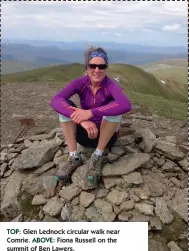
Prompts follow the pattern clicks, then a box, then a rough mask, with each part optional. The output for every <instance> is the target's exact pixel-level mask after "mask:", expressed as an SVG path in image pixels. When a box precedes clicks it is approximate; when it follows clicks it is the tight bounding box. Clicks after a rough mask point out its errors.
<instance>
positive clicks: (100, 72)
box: [87, 57, 106, 85]
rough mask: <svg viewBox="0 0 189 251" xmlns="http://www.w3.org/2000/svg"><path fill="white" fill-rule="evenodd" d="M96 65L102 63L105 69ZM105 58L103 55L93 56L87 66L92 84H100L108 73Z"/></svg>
mask: <svg viewBox="0 0 189 251" xmlns="http://www.w3.org/2000/svg"><path fill="white" fill-rule="evenodd" d="M96 65H101V66H99V67H102V68H103V69H99V68H98V67H97V66H96ZM105 65H106V63H105V60H104V59H103V58H101V57H95V58H92V59H91V60H90V61H89V64H88V66H87V73H88V76H89V78H90V80H91V83H92V84H96V85H98V84H100V83H101V82H102V81H103V79H104V78H105V75H106V68H105Z"/></svg>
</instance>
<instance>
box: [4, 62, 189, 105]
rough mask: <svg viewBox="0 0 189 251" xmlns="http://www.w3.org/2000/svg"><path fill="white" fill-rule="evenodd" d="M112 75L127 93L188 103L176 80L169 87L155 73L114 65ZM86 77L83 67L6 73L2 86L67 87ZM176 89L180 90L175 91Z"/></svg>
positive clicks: (57, 67)
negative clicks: (34, 83)
mask: <svg viewBox="0 0 189 251" xmlns="http://www.w3.org/2000/svg"><path fill="white" fill-rule="evenodd" d="M107 73H108V76H110V77H111V78H116V77H119V79H120V85H121V86H122V88H123V89H124V90H125V91H132V92H138V93H142V94H150V95H155V96H159V97H164V98H166V99H169V100H175V101H180V102H187V87H186V86H182V85H179V83H177V82H176V81H174V82H173V83H172V81H171V82H169V84H168V86H166V85H164V84H163V83H162V82H161V81H159V80H158V79H157V78H155V77H154V76H153V75H152V74H151V73H148V72H145V71H144V70H142V69H140V68H138V67H135V66H132V65H127V64H115V65H111V66H110V67H109V69H108V72H107ZM83 74H84V66H83V65H81V64H70V65H58V66H53V67H45V68H41V69H35V70H30V71H25V72H19V73H13V74H6V75H3V76H2V83H6V82H30V83H31V82H39V83H44V81H45V82H50V83H61V84H67V83H68V82H69V81H71V80H72V79H73V78H77V77H79V76H82V75H83ZM175 87H176V88H175Z"/></svg>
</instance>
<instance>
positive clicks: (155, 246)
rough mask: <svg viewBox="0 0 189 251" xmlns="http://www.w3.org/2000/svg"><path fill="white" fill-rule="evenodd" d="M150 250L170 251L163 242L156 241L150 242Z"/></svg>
mask: <svg viewBox="0 0 189 251" xmlns="http://www.w3.org/2000/svg"><path fill="white" fill-rule="evenodd" d="M148 247H149V248H148V250H150V251H169V249H168V247H167V245H166V244H165V243H164V242H163V241H161V240H160V241H158V240H155V239H150V240H148Z"/></svg>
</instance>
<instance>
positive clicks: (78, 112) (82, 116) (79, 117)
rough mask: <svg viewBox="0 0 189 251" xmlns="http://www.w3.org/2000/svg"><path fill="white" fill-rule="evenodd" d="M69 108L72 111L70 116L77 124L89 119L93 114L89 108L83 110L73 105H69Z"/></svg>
mask: <svg viewBox="0 0 189 251" xmlns="http://www.w3.org/2000/svg"><path fill="white" fill-rule="evenodd" d="M69 109H71V110H72V111H74V112H73V113H72V114H71V116H70V118H71V119H72V120H73V121H74V122H75V123H77V124H80V123H81V122H82V121H86V120H89V119H90V118H91V117H92V116H93V114H92V112H91V111H90V110H83V109H80V108H76V107H73V106H70V107H69Z"/></svg>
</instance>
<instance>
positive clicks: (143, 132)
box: [135, 128, 157, 153]
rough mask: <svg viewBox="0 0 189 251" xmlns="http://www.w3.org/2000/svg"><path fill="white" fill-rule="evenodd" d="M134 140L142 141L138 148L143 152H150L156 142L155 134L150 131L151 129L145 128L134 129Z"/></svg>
mask: <svg viewBox="0 0 189 251" xmlns="http://www.w3.org/2000/svg"><path fill="white" fill-rule="evenodd" d="M135 140H136V141H140V142H142V144H140V146H141V145H142V147H140V146H139V148H140V149H141V150H142V151H143V152H145V153H149V152H151V150H152V149H153V147H154V146H155V145H156V143H157V138H156V136H155V135H154V134H153V133H152V131H151V130H149V129H147V128H146V129H140V130H138V131H136V133H135Z"/></svg>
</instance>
